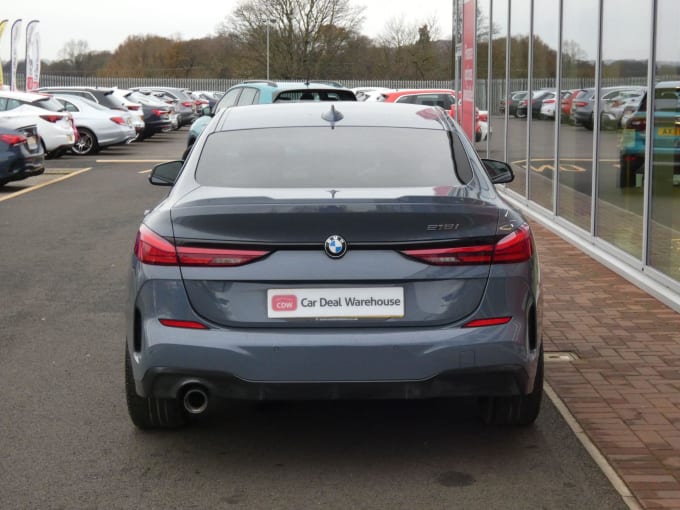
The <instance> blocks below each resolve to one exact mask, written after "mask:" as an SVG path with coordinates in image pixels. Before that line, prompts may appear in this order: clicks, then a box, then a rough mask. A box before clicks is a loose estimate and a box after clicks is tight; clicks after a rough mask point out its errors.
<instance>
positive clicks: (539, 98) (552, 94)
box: [531, 89, 557, 119]
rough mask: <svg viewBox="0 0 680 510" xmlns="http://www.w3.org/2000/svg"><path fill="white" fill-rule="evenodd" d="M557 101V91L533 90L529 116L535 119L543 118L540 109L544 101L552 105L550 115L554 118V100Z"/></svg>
mask: <svg viewBox="0 0 680 510" xmlns="http://www.w3.org/2000/svg"><path fill="white" fill-rule="evenodd" d="M556 101H557V92H556V91H555V90H544V89H541V90H534V91H533V92H532V97H531V116H532V118H536V119H543V118H545V117H544V116H543V115H542V114H541V109H542V107H543V104H544V103H545V102H548V103H549V104H551V105H552V111H553V115H552V117H553V118H555V115H554V112H555V102H556Z"/></svg>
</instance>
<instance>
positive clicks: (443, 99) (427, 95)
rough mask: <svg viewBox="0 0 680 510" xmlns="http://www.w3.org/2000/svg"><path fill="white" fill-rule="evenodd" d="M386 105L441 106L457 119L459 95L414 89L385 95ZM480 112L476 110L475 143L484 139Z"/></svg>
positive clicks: (447, 90)
mask: <svg viewBox="0 0 680 510" xmlns="http://www.w3.org/2000/svg"><path fill="white" fill-rule="evenodd" d="M384 97H385V102H386V103H410V104H422V105H424V106H440V107H442V108H444V110H447V111H448V112H449V115H450V116H451V117H452V118H455V117H456V98H457V97H458V95H457V94H456V91H455V90H451V89H412V90H398V91H396V92H390V93H387V94H384ZM480 120H481V119H480V118H479V110H478V109H477V108H475V142H479V141H481V139H482V127H481V124H480Z"/></svg>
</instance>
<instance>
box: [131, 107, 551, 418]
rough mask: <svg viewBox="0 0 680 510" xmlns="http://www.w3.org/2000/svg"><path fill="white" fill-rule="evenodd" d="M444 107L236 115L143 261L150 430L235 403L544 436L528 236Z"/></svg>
mask: <svg viewBox="0 0 680 510" xmlns="http://www.w3.org/2000/svg"><path fill="white" fill-rule="evenodd" d="M512 178H513V175H512V170H511V169H510V167H509V166H508V165H507V164H505V163H503V162H499V161H493V160H480V159H479V157H478V156H477V154H476V153H475V151H474V149H473V147H472V146H471V144H470V143H469V142H468V141H467V139H466V138H465V136H464V135H463V133H462V131H461V130H460V128H459V127H458V126H457V125H456V124H454V123H453V122H452V121H451V119H450V118H449V116H448V114H447V113H446V112H445V111H444V110H441V109H439V108H436V107H423V106H422V105H401V104H400V105H395V104H385V103H370V104H367V103H350V102H346V103H337V104H333V103H327V102H323V103H322V102H317V103H307V104H294V105H286V104H281V105H278V104H277V105H258V106H248V107H240V108H239V107H237V108H230V109H227V110H223V111H221V112H219V113H218V114H217V115H216V116H215V118H214V119H213V122H211V123H210V125H209V126H208V128H207V129H206V131H205V132H204V133H203V134H202V136H201V137H200V138H199V139H198V140H197V141H196V144H195V146H194V149H193V150H192V151H191V154H190V155H189V157H188V159H187V160H186V161H184V162H181V161H178V162H170V163H165V164H162V165H158V166H157V167H155V168H154V170H153V172H152V173H151V176H150V181H151V183H152V184H157V185H167V186H172V188H171V189H170V192H169V194H168V196H167V197H166V198H165V200H163V201H162V202H161V203H160V204H158V206H156V207H155V208H154V209H153V210H152V211H150V212H149V213H148V214H147V215H146V216H145V218H144V220H143V222H142V224H141V226H140V228H139V231H138V234H137V239H136V241H135V245H134V256H133V257H132V267H131V278H130V290H129V305H128V310H127V316H128V325H127V332H126V353H125V354H126V357H125V377H126V379H125V380H126V393H127V404H128V410H129V414H130V417H131V419H132V422H133V423H134V424H135V425H136V426H137V427H140V428H145V429H146V428H163V427H176V426H180V425H183V424H185V423H186V422H187V421H188V419H189V418H190V417H191V416H192V415H198V414H201V413H203V412H205V411H206V410H208V409H210V408H211V407H212V406H216V405H217V404H218V403H219V402H221V401H224V400H225V399H226V400H229V399H249V400H263V399H339V398H346V399H421V398H447V397H455V396H468V397H478V398H479V402H480V409H481V411H482V417H483V418H484V419H485V420H486V421H487V422H489V423H497V424H515V425H528V424H531V423H533V422H534V420H535V419H536V417H537V416H538V413H539V409H540V404H541V396H542V386H543V347H542V340H541V301H542V299H541V290H540V289H541V287H540V275H539V264H538V258H537V254H536V249H535V246H534V242H533V238H532V235H531V231H530V228H529V225H528V224H527V222H526V221H525V220H524V219H523V218H522V216H521V215H520V214H519V213H518V212H517V211H515V210H513V209H512V208H511V207H510V205H509V204H508V203H506V202H505V201H504V200H503V199H502V198H501V197H500V196H499V195H498V194H497V192H496V190H495V187H494V185H495V184H500V183H507V182H510V181H511V180H512Z"/></svg>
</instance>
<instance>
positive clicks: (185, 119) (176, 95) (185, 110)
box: [131, 87, 198, 127]
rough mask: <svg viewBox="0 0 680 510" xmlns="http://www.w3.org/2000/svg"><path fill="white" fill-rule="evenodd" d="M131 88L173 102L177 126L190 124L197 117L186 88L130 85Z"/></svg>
mask: <svg viewBox="0 0 680 510" xmlns="http://www.w3.org/2000/svg"><path fill="white" fill-rule="evenodd" d="M131 90H137V91H139V92H141V93H143V94H147V95H155V96H156V97H163V98H165V99H164V100H165V101H169V102H170V104H174V106H175V107H176V111H177V115H178V120H179V127H182V126H186V125H189V124H191V123H192V122H193V121H194V120H196V118H197V117H198V114H197V112H196V105H195V103H194V99H193V98H192V97H191V96H190V95H189V91H188V90H187V89H182V88H179V87H132V89H131Z"/></svg>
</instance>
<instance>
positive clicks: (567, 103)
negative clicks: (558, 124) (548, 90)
mask: <svg viewBox="0 0 680 510" xmlns="http://www.w3.org/2000/svg"><path fill="white" fill-rule="evenodd" d="M581 90H583V89H572V90H565V91H563V92H562V100H561V105H562V121H563V122H566V121H568V120H569V117H570V116H571V105H572V103H573V102H574V98H575V97H576V96H577V95H578V93H579V92H581Z"/></svg>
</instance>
